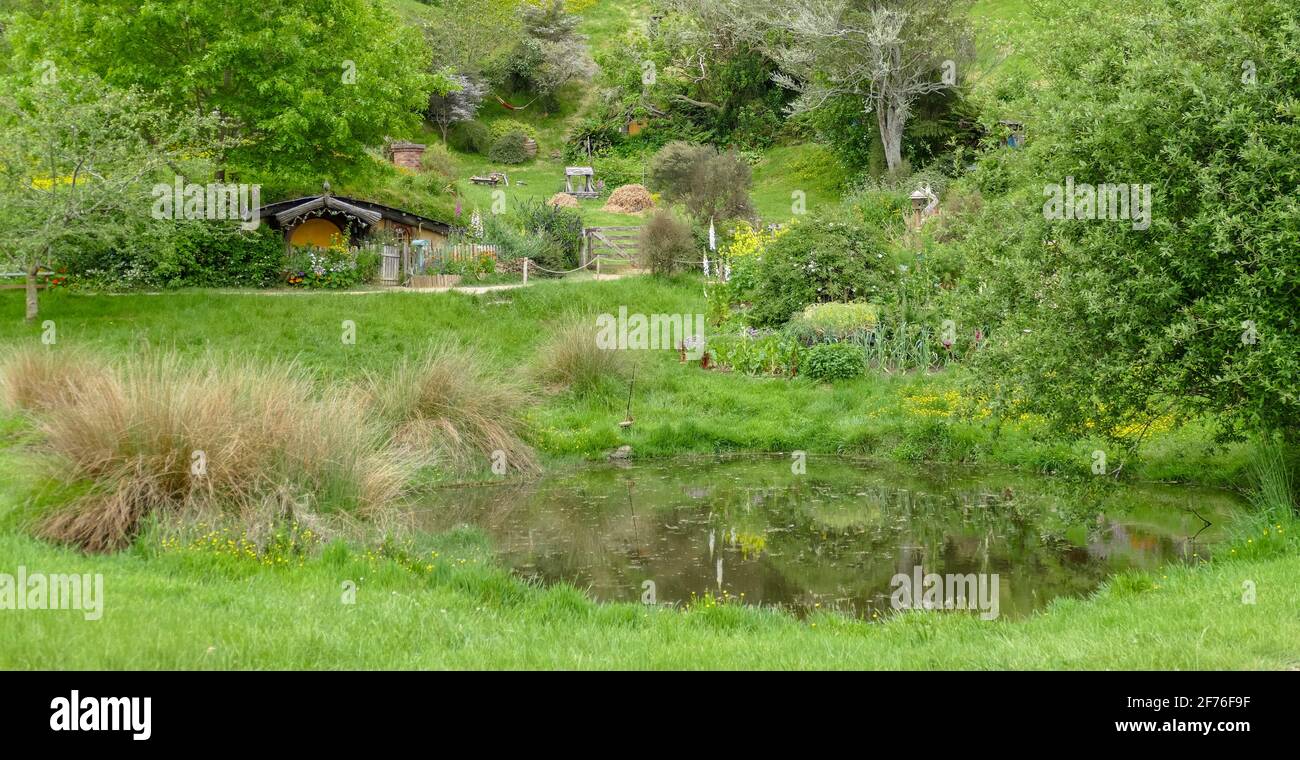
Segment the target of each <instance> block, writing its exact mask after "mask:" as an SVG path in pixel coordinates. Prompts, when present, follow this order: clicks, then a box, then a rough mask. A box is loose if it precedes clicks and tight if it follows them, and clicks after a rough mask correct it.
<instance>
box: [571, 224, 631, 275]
mask: <svg viewBox="0 0 1300 760" xmlns="http://www.w3.org/2000/svg"><path fill="white" fill-rule="evenodd" d="M582 243H583V245H582V265H583V266H586V265H587V263H588V262H589V261H591V260H592V259H593V258H595V257H597V256H602V257H604V258H605V259H623V260H624V261H627V262H629V263H632V264H635V263H636V260H637V258H638V256H639V254H640V253H641V228H640V227H588V228H586V229H585V230H583V231H582Z"/></svg>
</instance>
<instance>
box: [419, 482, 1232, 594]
mask: <svg viewBox="0 0 1300 760" xmlns="http://www.w3.org/2000/svg"><path fill="white" fill-rule="evenodd" d="M792 469H795V468H792V463H791V461H790V460H788V459H782V458H775V457H772V458H735V459H698V458H692V459H686V460H669V461H659V462H653V463H647V464H636V465H631V466H616V465H613V464H610V465H602V466H594V467H590V468H585V469H581V470H578V471H576V472H572V473H566V474H562V475H555V476H550V477H547V478H544V479H542V480H541V481H538V482H536V483H530V484H526V485H518V484H514V485H501V486H482V487H476V488H465V489H449V490H446V491H441V492H439V493H438V494H437V495H436V496H435V497H434V500H433V503H432V504H430V505H428V508H427V509H421V510H420V511H419V513H418V516H419V521H420V524H421V526H422V527H425V528H427V529H429V530H446V529H449V528H453V527H456V526H458V525H462V524H470V525H474V526H477V527H479V528H480V529H482V530H483V531H485V532H486V534H487V535H488V536H489V538H490V539H491V542H492V545H493V546H494V547H495V551H496V552H497V555H498V557H499V559H500V560H501V561H502V562H503V563H504V564H505V565H507V566H508V567H510V568H512V569H513V570H514V571H515V572H516V573H518V574H519V575H520V576H523V577H525V578H530V579H537V580H540V581H541V582H543V583H554V582H558V581H567V582H569V583H572V584H574V585H575V586H577V587H579V588H581V589H585V590H586V591H587V592H588V593H589V594H590V595H591V596H592V597H594V598H595V599H598V600H609V601H646V602H649V601H653V602H655V603H659V604H681V603H686V602H689V601H690V600H691V599H692V598H693V597H694V598H704V597H706V596H709V595H711V596H712V597H714V598H720V597H728V598H730V599H732V600H739V601H743V602H744V603H746V604H753V605H764V606H778V607H781V608H784V609H787V610H789V611H791V612H793V613H794V614H796V615H801V616H802V615H806V614H808V613H809V612H810V611H812V610H814V609H818V608H821V609H837V610H840V611H842V612H845V613H847V614H851V615H854V616H857V617H862V618H872V617H874V616H875V615H880V616H883V615H885V614H886V613H888V612H889V611H890V610H891V596H892V595H893V594H895V593H897V590H898V588H899V587H900V586H902V585H904V584H905V583H906V581H905V580H903V578H908V579H915V580H917V581H922V585H923V586H930V585H934V584H933V583H930V582H928V581H927V580H926V579H924V576H925V575H930V574H935V575H937V576H940V577H941V578H943V577H949V578H951V577H956V576H958V575H966V574H977V575H978V576H979V577H981V578H985V579H987V578H989V577H994V576H996V579H995V580H994V582H993V583H991V584H989V588H990V589H991V590H992V591H996V595H995V596H996V602H995V604H996V607H995V612H996V613H997V614H1000V616H1002V617H1022V616H1024V615H1026V614H1029V613H1030V612H1032V611H1034V610H1037V609H1039V608H1041V607H1043V606H1044V605H1045V604H1047V602H1049V601H1050V600H1051V599H1053V598H1055V597H1059V596H1075V597H1077V596H1083V595H1086V594H1087V593H1089V592H1090V591H1092V590H1094V589H1095V588H1097V586H1098V585H1100V584H1101V583H1102V582H1103V581H1104V580H1105V579H1106V578H1107V577H1108V576H1111V575H1113V574H1115V573H1117V572H1121V571H1124V570H1131V569H1151V568H1155V567H1157V566H1159V565H1161V564H1165V563H1170V562H1200V561H1203V560H1204V559H1206V558H1207V557H1208V555H1209V552H1210V551H1211V549H1212V547H1213V545H1214V543H1215V542H1216V541H1217V540H1218V539H1220V538H1222V537H1223V535H1224V526H1225V524H1226V523H1227V522H1229V521H1230V520H1231V518H1232V516H1233V514H1234V513H1235V512H1237V511H1238V510H1239V509H1241V508H1242V505H1241V503H1240V502H1239V500H1238V499H1237V497H1236V496H1234V495H1233V494H1231V493H1228V492H1225V491H1220V490H1214V489H1204V488H1189V487H1181V486H1164V485H1144V484H1115V483H1113V482H1109V481H1107V482H1102V481H1101V480H1100V479H1099V480H1098V481H1095V482H1084V483H1078V482H1065V481H1061V480H1056V479H1051V478H1043V477H1035V476H1030V475H1023V474H1017V473H1010V472H1003V471H995V470H987V469H971V468H960V467H939V466H930V465H926V466H920V467H900V466H892V465H890V466H882V465H877V464H871V465H868V464H861V463H855V462H849V461H844V460H839V459H835V458H817V457H809V458H808V460H807V462H806V471H805V472H804V473H802V474H795V473H794V472H792ZM909 589H910V590H916V594H917V596H916V600H917V604H915V605H908V606H921V604H920V602H921V600H922V596H923V594H922V590H921V589H920V588H919V587H916V586H914V585H913V586H911V587H909ZM910 590H909V593H910ZM992 591H990V593H992ZM957 606H958V607H961V605H960V604H958V605H957ZM972 606H973V605H972Z"/></svg>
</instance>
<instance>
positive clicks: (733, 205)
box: [648, 141, 754, 221]
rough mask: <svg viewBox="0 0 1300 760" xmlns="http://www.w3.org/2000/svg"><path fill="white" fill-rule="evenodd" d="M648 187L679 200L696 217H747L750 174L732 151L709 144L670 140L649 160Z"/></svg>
mask: <svg viewBox="0 0 1300 760" xmlns="http://www.w3.org/2000/svg"><path fill="white" fill-rule="evenodd" d="M648 181H649V183H650V187H651V188H652V189H654V190H656V191H659V192H662V193H663V195H664V198H665V199H667V200H668V201H670V202H673V203H681V204H682V205H683V206H685V207H686V210H687V211H688V212H690V214H691V216H693V217H695V218H696V219H698V220H700V221H707V220H709V219H713V220H715V221H716V220H725V219H734V218H748V217H752V216H753V215H754V208H753V205H752V203H751V202H750V200H749V188H750V186H751V185H752V184H753V176H752V174H751V172H750V168H749V164H747V163H746V162H745V161H744V160H743V159H742V158H741V157H740V156H739V155H738V154H737V153H736V152H735V151H727V152H719V151H718V149H717V148H714V147H713V146H709V145H691V144H690V143H685V142H680V141H679V142H671V143H668V144H667V145H665V146H664V147H663V148H662V149H661V150H660V151H659V152H658V153H656V154H655V156H654V158H653V159H652V160H651V162H650V171H649V177H648Z"/></svg>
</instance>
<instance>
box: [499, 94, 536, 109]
mask: <svg viewBox="0 0 1300 760" xmlns="http://www.w3.org/2000/svg"><path fill="white" fill-rule="evenodd" d="M492 97H494V98H496V99H497V102H498V103H500V104H501V107H502V108H505V109H506V110H508V111H522V110H524V109H525V108H527V107H528V106H531V105H532V104H533V103H536V102H537V98H533V99H532V100H530V101H528V102H527V103H524V104H523V105H522V106H512V105H510V104H509V103H507V102H505V101H504V100H502V99H501V96H500V95H493V96H492Z"/></svg>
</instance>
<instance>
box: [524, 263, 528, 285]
mask: <svg viewBox="0 0 1300 760" xmlns="http://www.w3.org/2000/svg"><path fill="white" fill-rule="evenodd" d="M524 284H525V285H527V284H528V259H524Z"/></svg>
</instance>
